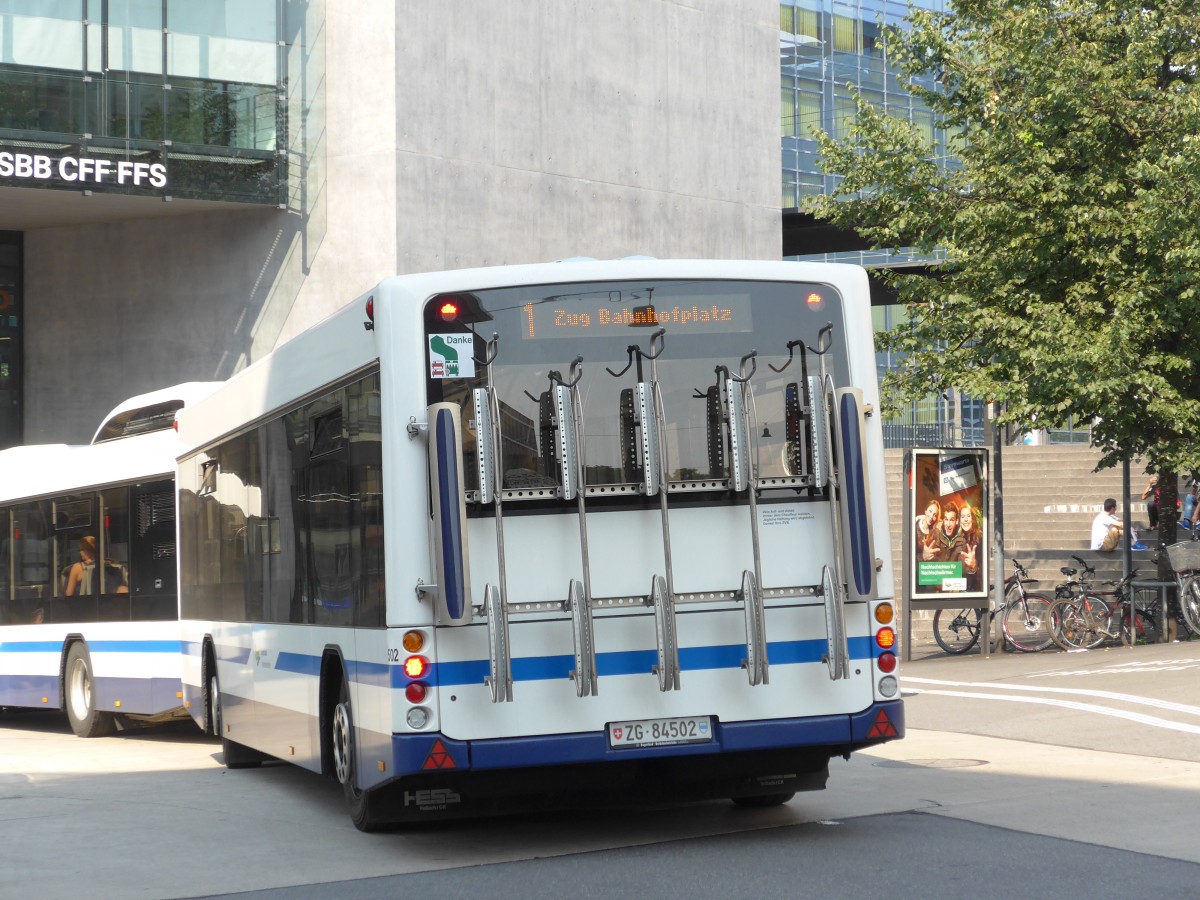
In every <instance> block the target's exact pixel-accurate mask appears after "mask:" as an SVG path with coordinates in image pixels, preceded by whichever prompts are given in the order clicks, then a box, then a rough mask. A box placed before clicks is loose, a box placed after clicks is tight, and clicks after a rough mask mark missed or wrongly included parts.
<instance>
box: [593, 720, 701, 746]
mask: <svg viewBox="0 0 1200 900" xmlns="http://www.w3.org/2000/svg"><path fill="white" fill-rule="evenodd" d="M712 739H713V729H712V717H711V716H684V717H681V718H678V719H634V720H632V721H629V722H610V723H609V725H608V746H609V747H611V748H612V749H614V750H617V749H621V748H624V747H667V746H670V745H671V744H706V743H708V742H709V741H711V740H712Z"/></svg>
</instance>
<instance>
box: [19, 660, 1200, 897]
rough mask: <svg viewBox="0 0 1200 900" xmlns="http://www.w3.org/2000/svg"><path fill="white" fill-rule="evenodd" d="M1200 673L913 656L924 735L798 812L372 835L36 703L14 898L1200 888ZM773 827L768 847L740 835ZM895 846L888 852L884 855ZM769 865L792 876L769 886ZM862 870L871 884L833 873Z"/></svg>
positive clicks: (191, 752) (1196, 664)
mask: <svg viewBox="0 0 1200 900" xmlns="http://www.w3.org/2000/svg"><path fill="white" fill-rule="evenodd" d="M1197 672H1200V644H1195V645H1188V644H1173V645H1171V644H1169V645H1161V646H1155V647H1139V648H1134V649H1132V650H1127V649H1122V648H1114V649H1110V650H1104V651H1091V652H1088V653H1079V654H1066V653H1060V652H1054V653H1043V654H1011V655H1003V656H993V657H992V658H990V659H984V658H983V657H982V656H980V655H979V654H978V653H972V654H970V655H968V656H964V657H945V656H944V655H943V656H933V655H931V656H929V657H927V658H924V659H921V660H918V661H915V662H912V663H910V664H909V665H907V666H906V667H904V669H903V671H902V683H903V686H904V690H905V694H906V708H907V719H908V725H909V733H908V736H907V737H906V738H905V739H904V740H903V741H898V742H893V743H891V744H886V745H883V746H882V747H879V748H877V749H875V750H873V751H871V752H870V753H860V754H856V755H855V756H854V757H853V758H852V759H851V760H849V761H843V760H840V759H839V760H834V761H833V763H832V765H831V779H830V785H829V789H828V790H826V791H824V792H821V793H816V794H807V795H800V796H799V797H797V798H796V799H795V800H793V801H792V802H791V803H789V804H787V805H785V806H783V807H779V808H776V809H770V810H757V811H744V810H737V809H734V808H733V807H732V806H731V805H729V804H727V803H709V804H699V805H694V806H689V807H684V808H668V809H636V810H632V809H631V810H628V811H622V812H596V811H590V812H587V811H574V812H571V813H563V814H557V815H540V816H521V817H512V818H506V819H501V820H491V821H484V822H471V823H459V824H454V825H449V826H443V827H438V828H429V829H423V830H420V831H415V830H414V831H400V832H393V833H388V834H381V835H363V834H361V833H359V832H357V831H356V830H355V829H354V827H353V826H352V825H351V823H350V821H349V818H348V817H347V815H346V812H345V809H344V805H343V801H342V798H341V793H340V790H339V789H338V788H337V786H336V785H335V784H333V783H332V781H331V780H329V779H325V778H320V777H318V776H315V775H312V774H310V773H307V772H304V771H301V770H299V769H296V768H293V767H290V766H286V765H276V766H269V767H265V768H263V769H261V770H249V771H228V770H226V769H224V768H223V766H221V764H220V752H219V745H217V744H216V743H214V742H212V741H209V740H207V739H205V738H203V737H201V736H200V735H199V734H197V733H196V732H194V731H193V730H191V728H190V726H186V725H185V726H180V727H178V728H174V729H171V730H159V731H154V732H137V733H132V734H130V733H126V734H123V735H118V736H115V737H111V738H99V739H95V740H89V741H83V740H79V739H77V738H75V737H73V736H72V735H71V734H70V733H69V730H68V729H67V727H66V725H65V723H64V722H63V721H62V720H61V719H60V718H59V717H57V716H52V715H48V714H46V713H40V712H39V713H24V714H18V715H15V716H9V717H6V718H4V719H3V720H0V846H2V847H4V859H6V860H9V861H19V862H20V865H15V866H14V865H10V866H7V867H5V874H4V880H3V882H2V883H3V889H2V890H0V896H4V897H9V896H11V897H14V898H16V897H22V898H24V897H29V898H39V900H42V898H60V897H61V898H70V900H78V897H79V896H80V895H81V894H86V896H88V897H89V898H97V900H107V898H122V900H124V898H128V897H144V898H179V897H197V896H209V895H224V894H229V893H232V892H245V891H276V893H274V894H268V895H266V896H293V895H295V896H300V897H316V896H329V895H330V894H331V893H336V894H337V895H338V896H339V897H342V898H343V900H350V898H353V897H376V896H395V895H396V894H398V893H400V892H402V891H406V890H416V889H420V890H434V889H436V888H437V887H439V886H440V887H441V890H440V891H439V893H442V894H443V895H449V896H455V895H457V896H476V895H478V896H484V895H487V896H558V895H560V894H561V893H562V891H563V890H566V889H567V888H566V887H565V886H567V885H572V884H574V885H575V886H576V887H577V890H574V891H573V892H572V895H573V896H579V897H592V896H606V897H625V896H639V895H645V894H647V893H649V894H650V895H652V896H664V897H667V896H671V897H674V896H680V897H683V896H688V897H702V896H717V895H720V896H734V897H737V896H755V897H774V896H781V897H782V896H795V895H796V890H797V888H795V885H794V878H795V877H799V873H803V875H804V884H805V885H807V886H808V887H810V888H812V889H813V890H814V891H817V892H818V893H822V894H829V893H832V894H834V895H837V894H838V893H839V885H840V886H841V889H842V890H843V893H842V895H843V896H862V895H866V893H869V892H870V891H871V890H872V889H873V888H872V885H874V886H875V887H877V888H879V889H885V886H886V890H887V891H888V893H889V896H905V897H907V896H922V897H928V898H935V897H947V898H951V897H954V898H958V897H961V896H963V894H965V893H968V892H969V893H970V894H971V895H972V896H976V897H992V896H997V897H1001V896H1005V897H1012V896H1046V895H1053V896H1055V897H1056V898H1058V900H1062V898H1069V897H1080V898H1086V897H1089V896H1090V897H1129V896H1136V895H1139V894H1140V895H1142V896H1148V895H1150V894H1156V895H1157V896H1160V897H1175V896H1179V897H1183V896H1194V895H1195V894H1196V893H1200V887H1198V888H1197V890H1195V891H1193V890H1191V889H1190V886H1200V843H1198V842H1197V841H1196V840H1195V837H1194V836H1195V834H1196V832H1197V831H1198V830H1200V752H1198V749H1197V748H1198V747H1200V741H1197V740H1196V737H1197V734H1200V705H1195V703H1194V698H1195V696H1196V693H1195V692H1196V683H1197V682H1196V674H1197ZM761 829H770V830H771V834H770V835H769V836H765V838H764V841H763V842H761V843H760V842H758V841H755V842H753V845H752V846H750V845H747V844H746V843H745V842H744V841H743V840H742V839H741V837H740V836H743V835H747V834H751V833H754V832H758V831H759V830H761ZM1047 841H1050V842H1055V843H1046V842H1047ZM671 842H674V843H671ZM871 842H876V843H877V844H878V853H879V856H878V861H879V866H876V865H867V866H864V865H862V864H861V861H862V858H863V853H864V848H865V847H869V846H871ZM1072 842H1075V843H1072ZM975 844H978V848H979V853H981V854H984V853H986V854H987V856H988V862H987V863H986V864H985V863H980V862H976V861H974V858H973V857H972V856H971V854H970V853H969V852H968V849H967V848H969V847H971V846H974V845H975ZM671 848H674V849H673V850H672V849H671ZM767 849H771V853H768V854H767V855H766V856H763V855H761V854H762V853H766V851H767ZM760 851H761V852H760ZM603 854H610V856H609V857H604V856H603ZM756 860H757V861H758V862H756ZM884 860H886V862H887V866H888V868H886V869H885V868H882V861H884ZM874 861H875V858H873V862H874ZM756 866H757V867H759V868H758V869H756V868H755V867H756ZM763 866H771V867H773V868H771V871H770V877H769V878H767V877H766V876H764V879H763V881H762V884H761V885H760V884H757V883H755V882H753V880H752V879H750V880H748V874H755V873H758V872H760V870H761V867H763ZM846 866H854V867H855V868H854V874H853V876H851V875H846V876H845V878H842V879H835V880H834V881H833V882H832V883H830V882H829V877H828V873H829V872H830V871H834V872H841V873H843V874H845V873H846V872H847V871H848V870H847V868H846ZM839 867H840V868H839ZM1064 867H1065V868H1064ZM1116 867H1119V871H1114V868H1116ZM1060 870H1061V871H1060ZM421 873H424V874H421ZM605 873H607V874H609V875H611V876H613V878H612V880H611V881H609V882H608V883H604V882H603V881H602V880H599V879H600V876H601V875H602V874H605ZM1064 875H1067V876H1069V877H1063V876H1064ZM443 879H444V880H443ZM789 879H792V880H789ZM823 879H824V880H823ZM555 884H559V885H560V887H561V888H562V890H559V889H554V890H551V889H550V887H551V886H553V885H555ZM531 885H536V886H537V889H536V890H534V889H532V888H531ZM738 885H741V886H743V887H744V889H743V890H738V889H737V886H738ZM822 885H824V887H821V886H822ZM914 885H917V886H919V887H920V890H919V891H914V890H913V887H914ZM305 886H313V887H305ZM285 888H286V891H284V890H279V889H285ZM543 888H545V891H543V890H542V889H543Z"/></svg>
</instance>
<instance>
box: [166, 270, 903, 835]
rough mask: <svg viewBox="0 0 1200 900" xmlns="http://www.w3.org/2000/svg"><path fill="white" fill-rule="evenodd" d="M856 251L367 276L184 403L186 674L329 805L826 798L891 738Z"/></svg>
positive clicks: (445, 806)
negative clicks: (807, 794)
mask: <svg viewBox="0 0 1200 900" xmlns="http://www.w3.org/2000/svg"><path fill="white" fill-rule="evenodd" d="M877 391H878V387H877V379H876V370H875V355H874V349H873V343H872V329H871V315H870V304H869V296H868V286H867V278H866V274H865V272H864V271H863V270H862V269H860V268H857V267H852V266H838V265H812V264H800V263H768V262H730V261H657V260H645V259H636V260H635V259H631V260H620V261H608V262H597V261H570V262H560V263H553V264H546V265H529V266H511V267H499V268H490V269H476V270H464V271H453V272H444V273H437V274H421V275H412V276H405V277H398V278H393V279H389V280H387V281H385V282H383V283H382V284H380V285H378V287H377V288H376V289H375V290H373V291H371V292H370V293H369V294H368V295H364V296H363V297H361V298H359V299H358V300H357V301H356V302H354V303H352V304H351V305H350V306H348V307H346V308H345V309H343V310H342V311H341V312H339V313H337V314H335V315H333V316H331V317H330V318H328V319H327V320H325V321H324V322H322V323H320V324H318V325H316V326H314V327H313V328H311V329H310V330H308V331H306V332H304V333H303V334H301V335H299V336H298V337H296V338H295V339H293V340H291V341H290V342H288V343H286V344H284V345H282V346H280V347H279V348H278V349H276V350H275V351H274V353H272V354H271V355H269V356H267V357H265V358H263V359H262V360H260V361H258V362H256V363H255V364H254V365H252V366H250V367H249V368H247V369H246V370H244V371H243V372H241V373H239V374H238V375H236V376H235V377H233V378H232V379H230V381H229V382H228V383H227V384H226V385H225V386H224V387H223V388H221V389H219V390H218V391H216V392H214V393H213V394H212V395H211V396H209V397H207V398H205V399H204V400H202V401H200V402H199V403H197V404H196V405H194V406H192V407H189V408H188V409H186V410H184V411H183V412H182V413H181V414H180V418H179V428H180V438H181V440H182V442H183V444H184V445H185V451H184V452H183V454H182V455H181V457H180V461H179V467H178V472H177V478H178V488H179V510H180V512H179V515H180V602H181V619H182V627H183V629H184V650H185V653H186V664H185V672H184V683H185V694H186V697H187V700H188V703H189V708H190V709H191V710H192V713H193V715H194V717H195V718H196V719H197V721H198V722H199V723H200V724H201V725H203V726H205V727H207V728H209V729H210V730H212V731H214V732H215V733H218V734H220V736H221V738H222V741H223V749H224V757H225V763H226V765H228V766H231V767H249V766H253V765H257V764H258V763H260V762H261V761H263V760H264V759H269V758H276V759H280V760H285V761H288V762H293V763H296V764H298V765H301V766H303V767H305V768H308V769H311V770H313V771H316V772H326V773H330V774H332V775H334V776H335V777H336V778H337V779H338V780H339V781H340V782H341V783H342V785H343V787H344V791H345V794H346V797H347V800H348V802H349V806H350V810H351V815H352V818H353V820H354V822H355V824H356V825H357V826H358V827H359V828H362V829H364V830H369V829H372V828H374V827H376V826H379V825H382V824H385V823H389V822H398V821H412V820H421V819H423V818H428V819H433V818H437V817H442V816H452V815H463V814H474V813H478V812H481V811H495V810H504V809H513V808H516V807H518V806H521V805H523V804H524V803H526V802H528V803H531V804H536V803H543V804H544V803H548V802H551V801H553V802H556V803H570V802H585V801H587V800H588V799H589V798H590V799H591V800H595V799H597V798H600V797H611V796H616V795H625V794H631V795H633V796H636V797H639V798H667V799H673V798H679V799H696V798H716V797H723V798H731V799H733V800H734V801H736V802H738V803H740V804H743V805H759V806H761V805H769V804H775V803H782V802H785V801H786V800H788V799H789V798H790V797H791V796H792V795H793V794H794V792H796V791H802V790H815V789H820V788H823V787H824V785H825V782H826V779H827V777H828V763H829V760H830V758H831V757H833V756H844V755H848V754H850V753H851V752H853V751H854V750H856V749H858V748H862V747H866V746H869V745H872V744H874V743H877V742H880V741H885V740H889V739H892V738H897V737H900V736H901V735H902V733H903V728H904V721H903V708H902V704H901V701H900V698H899V690H898V682H897V676H896V671H895V670H896V657H895V654H894V647H893V644H894V639H895V634H894V631H893V616H894V607H893V601H892V599H891V597H890V594H891V585H892V564H891V560H890V555H889V552H888V540H887V535H888V519H887V509H886V502H885V491H884V483H883V479H884V468H883V453H882V450H883V444H882V435H881V429H880V425H879V418H880V417H879V416H878V415H874V409H875V407H876V405H877V402H878V400H877Z"/></svg>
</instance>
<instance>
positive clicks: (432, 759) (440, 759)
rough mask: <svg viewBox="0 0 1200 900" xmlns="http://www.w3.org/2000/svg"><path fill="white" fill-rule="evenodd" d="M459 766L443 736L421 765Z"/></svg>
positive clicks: (438, 766)
mask: <svg viewBox="0 0 1200 900" xmlns="http://www.w3.org/2000/svg"><path fill="white" fill-rule="evenodd" d="M892 731H893V732H894V731H895V729H894V728H893V729H892ZM457 767H458V766H457V764H456V763H455V762H454V757H452V756H451V755H450V752H449V751H448V750H447V749H446V745H445V744H443V743H442V741H441V738H438V740H436V741H434V742H433V748H432V749H431V750H430V751H429V755H428V756H427V757H425V765H423V766H421V768H422V769H455V768H457Z"/></svg>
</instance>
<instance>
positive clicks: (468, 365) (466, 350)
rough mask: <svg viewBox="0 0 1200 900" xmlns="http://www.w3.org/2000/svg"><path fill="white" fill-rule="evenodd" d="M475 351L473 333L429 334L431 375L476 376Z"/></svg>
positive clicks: (431, 376)
mask: <svg viewBox="0 0 1200 900" xmlns="http://www.w3.org/2000/svg"><path fill="white" fill-rule="evenodd" d="M474 352H475V336H474V335H472V334H431V335H429V377H430V378H474V377H475V357H474V355H473V354H474Z"/></svg>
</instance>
